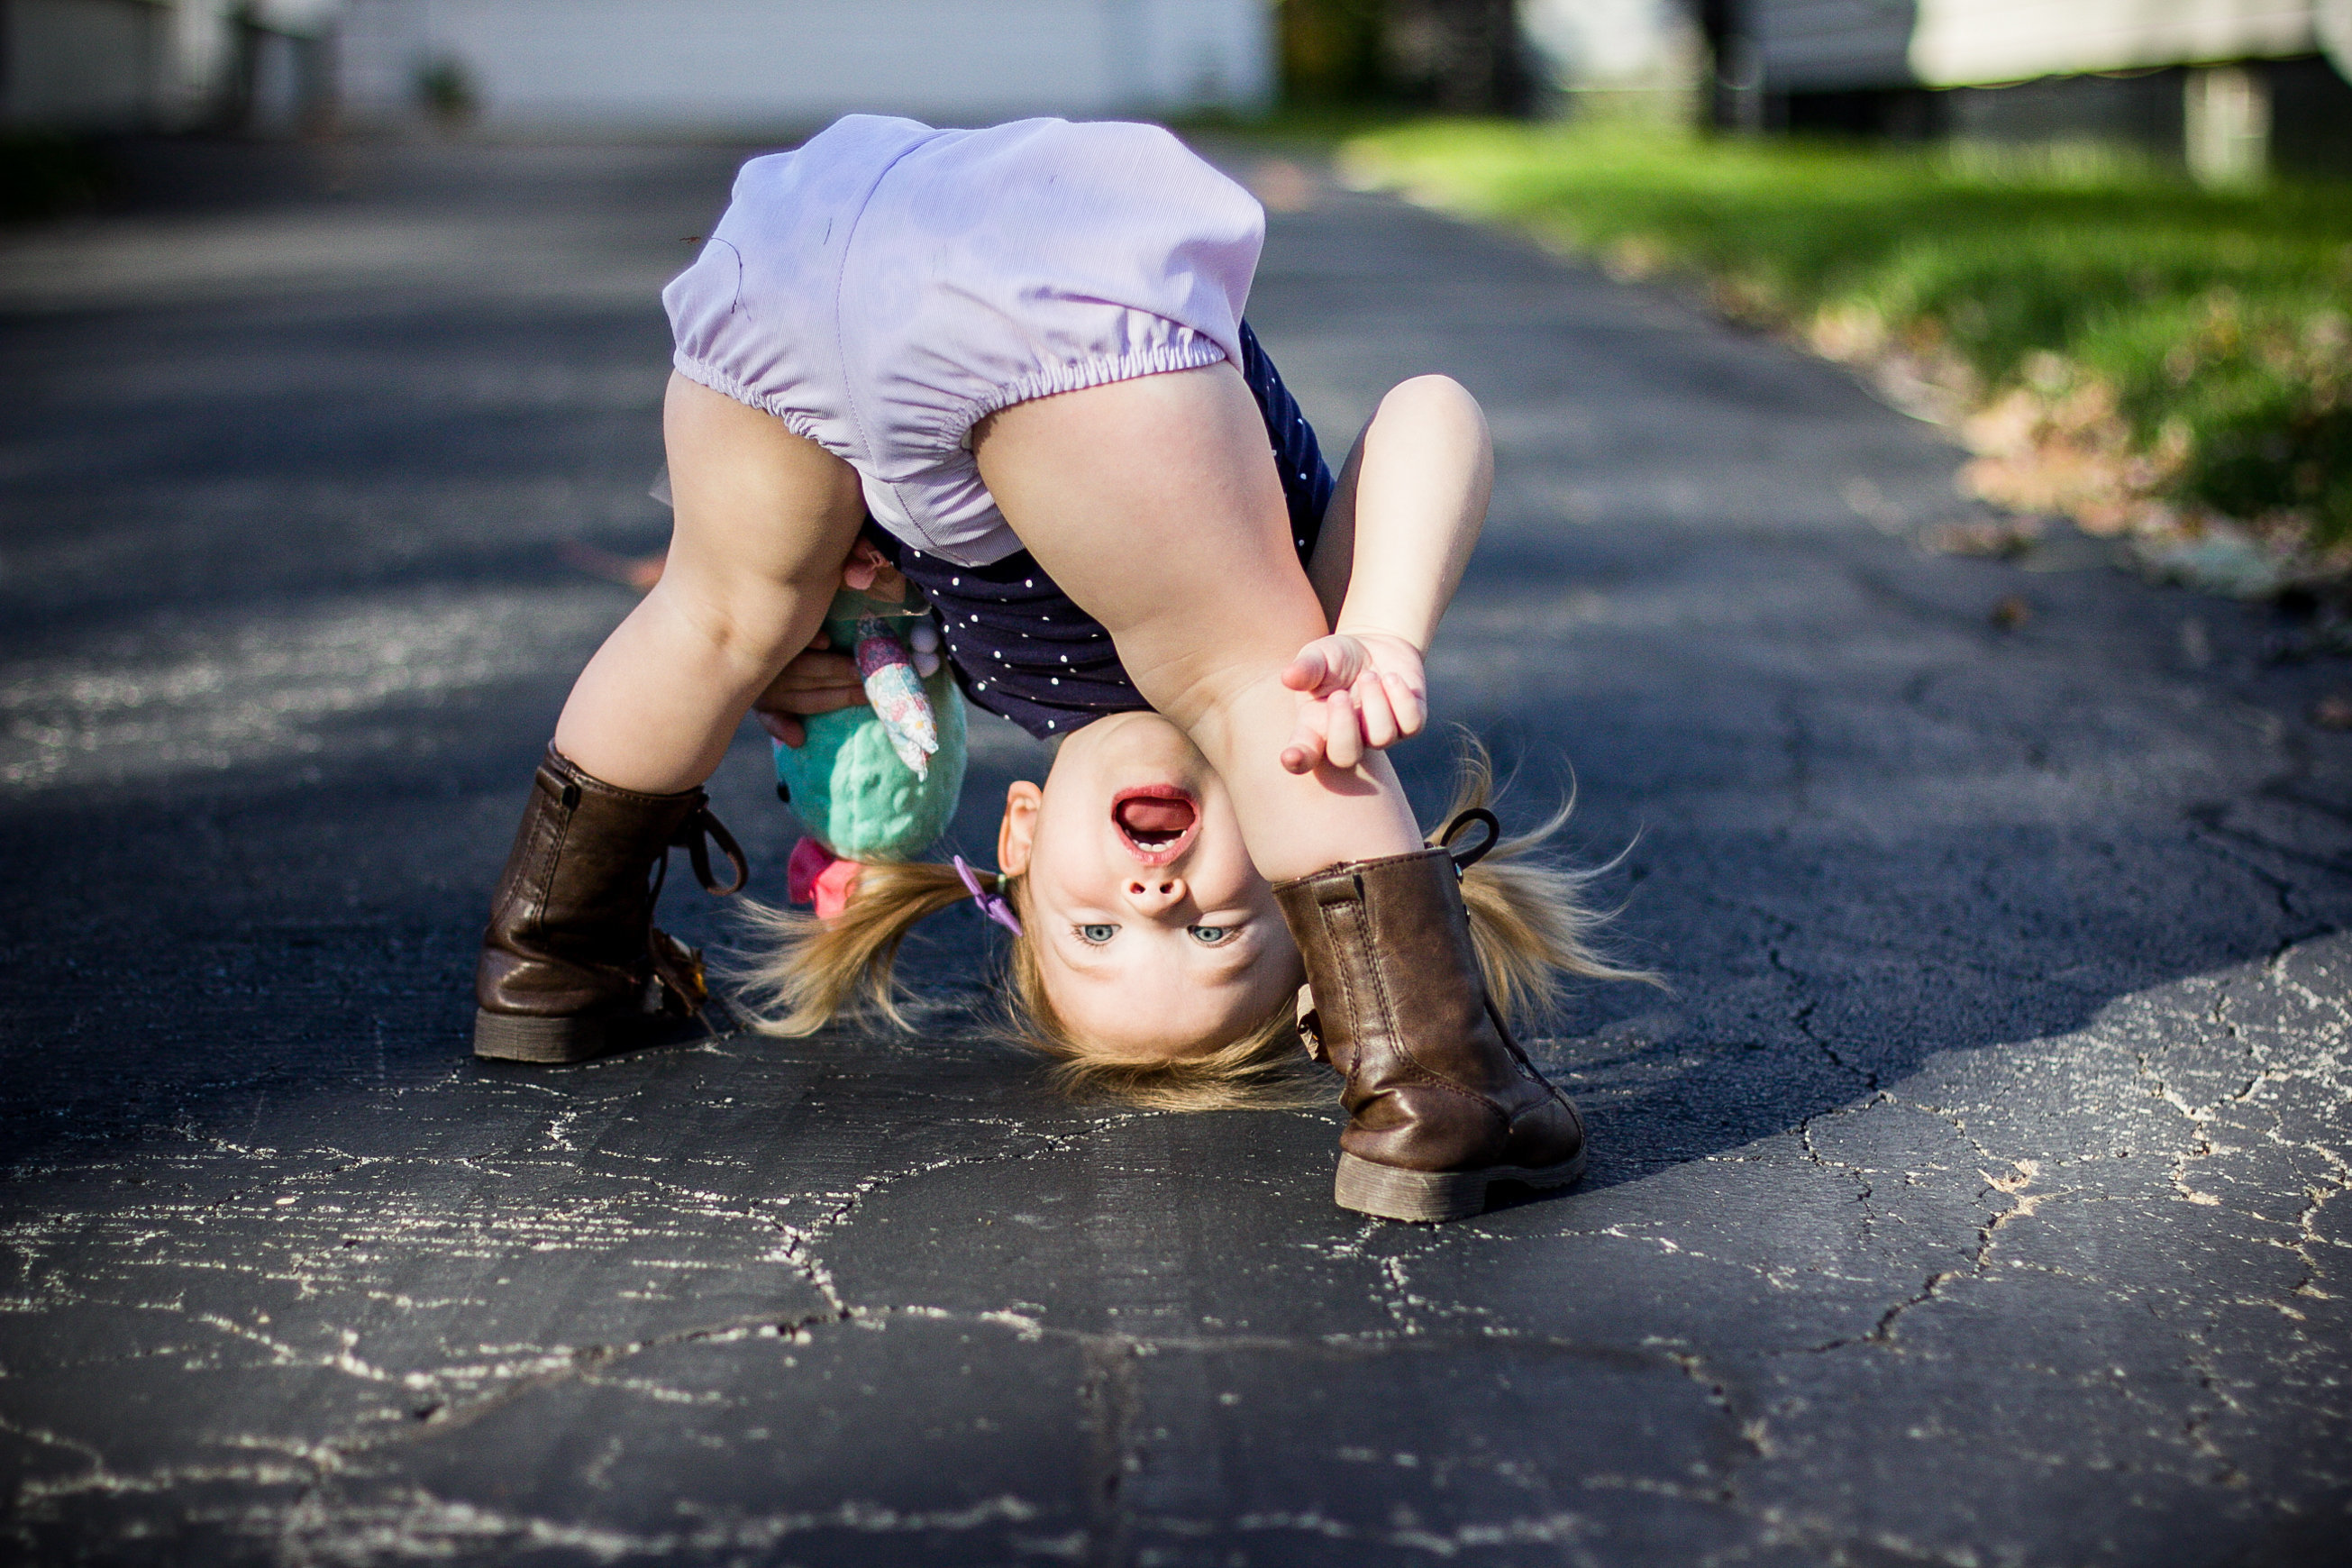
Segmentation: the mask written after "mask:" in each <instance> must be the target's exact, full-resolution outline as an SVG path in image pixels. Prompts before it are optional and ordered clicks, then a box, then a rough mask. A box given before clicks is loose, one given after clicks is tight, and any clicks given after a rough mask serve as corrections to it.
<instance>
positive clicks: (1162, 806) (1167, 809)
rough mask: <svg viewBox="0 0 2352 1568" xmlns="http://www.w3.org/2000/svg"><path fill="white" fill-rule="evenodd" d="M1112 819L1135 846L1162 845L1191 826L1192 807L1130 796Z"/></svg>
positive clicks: (1172, 801)
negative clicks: (1115, 820)
mask: <svg viewBox="0 0 2352 1568" xmlns="http://www.w3.org/2000/svg"><path fill="white" fill-rule="evenodd" d="M1112 816H1114V817H1115V818H1116V819H1117V821H1118V825H1119V826H1121V827H1123V828H1125V829H1126V830H1127V833H1128V836H1129V837H1131V838H1134V839H1136V840H1138V841H1139V842H1150V841H1151V840H1155V839H1156V840H1159V841H1160V842H1163V843H1164V842H1166V841H1167V840H1168V839H1171V838H1173V837H1176V836H1177V835H1178V834H1180V833H1181V832H1183V831H1184V830H1185V829H1186V828H1188V827H1190V826H1192V802H1191V801H1189V800H1161V799H1158V798H1155V797H1153V796H1151V795H1132V796H1129V798H1128V799H1126V800H1123V801H1120V802H1119V803H1118V806H1117V807H1116V808H1115V809H1114V810H1113V812H1112Z"/></svg>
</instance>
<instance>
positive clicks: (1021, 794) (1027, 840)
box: [996, 779, 1045, 877]
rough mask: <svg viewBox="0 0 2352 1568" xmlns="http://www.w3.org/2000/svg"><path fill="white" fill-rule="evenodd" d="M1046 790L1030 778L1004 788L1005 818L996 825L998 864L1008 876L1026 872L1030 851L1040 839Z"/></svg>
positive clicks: (1017, 780) (1017, 875)
mask: <svg viewBox="0 0 2352 1568" xmlns="http://www.w3.org/2000/svg"><path fill="white" fill-rule="evenodd" d="M1042 805H1045V791H1044V790H1041V789H1039V788H1038V787H1037V786H1036V785H1035V784H1031V783H1030V782H1029V781H1028V780H1027V779H1016V780H1014V781H1013V785H1012V787H1011V788H1009V789H1007V790H1006V791H1005V792H1004V821H1003V823H1002V824H1001V825H1000V826H998V827H997V829H996V868H997V869H998V870H1000V871H1002V872H1003V873H1004V874H1005V875H1006V876H1008V877H1020V876H1024V875H1026V874H1027V873H1028V870H1029V855H1030V852H1031V850H1033V849H1034V848H1035V847H1036V842H1037V808H1038V807H1039V806H1042Z"/></svg>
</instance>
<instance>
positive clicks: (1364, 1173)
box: [1331, 1149, 1584, 1225]
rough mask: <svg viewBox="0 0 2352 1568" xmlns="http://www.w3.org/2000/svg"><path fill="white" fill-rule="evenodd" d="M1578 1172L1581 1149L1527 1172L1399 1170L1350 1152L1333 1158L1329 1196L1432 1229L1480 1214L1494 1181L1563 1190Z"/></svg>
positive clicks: (1504, 1168) (1509, 1168)
mask: <svg viewBox="0 0 2352 1568" xmlns="http://www.w3.org/2000/svg"><path fill="white" fill-rule="evenodd" d="M1583 1174H1584V1151H1582V1150H1581V1149H1580V1150H1578V1151H1577V1152H1576V1158H1574V1159H1573V1160H1563V1161H1562V1162H1560V1163H1559V1164H1557V1165H1547V1166H1544V1167H1542V1168H1540V1169H1534V1170H1530V1169H1528V1168H1527V1167H1525V1166H1521V1165H1497V1166H1495V1167H1492V1168H1491V1169H1488V1170H1484V1171H1400V1170H1398V1169H1397V1168H1396V1167H1394V1166H1392V1165H1378V1164H1374V1163H1372V1162H1371V1161H1370V1160H1360V1159H1358V1158H1357V1157H1356V1156H1355V1155H1353V1154H1349V1153H1342V1154H1341V1155H1340V1156H1339V1176H1338V1177H1337V1179H1336V1180H1334V1181H1333V1182H1332V1184H1331V1198H1332V1201H1333V1202H1335V1203H1337V1204H1338V1205H1339V1206H1340V1207H1341V1208H1343V1209H1353V1210H1355V1211H1356V1212H1357V1213H1358V1214H1368V1215H1374V1216H1375V1217H1377V1218H1380V1219H1401V1220H1404V1221H1406V1222H1408V1223H1411V1224H1419V1225H1437V1224H1440V1223H1443V1222H1444V1221H1445V1220H1449V1219H1466V1218H1468V1217H1469V1216H1470V1215H1474V1214H1480V1213H1483V1212H1485V1210H1486V1189H1487V1187H1488V1186H1490V1185H1492V1184H1494V1183H1496V1182H1516V1183H1517V1184H1519V1185H1521V1186H1527V1187H1564V1186H1567V1185H1568V1184H1570V1183H1571V1182H1573V1181H1575V1180H1576V1179H1577V1178H1578V1177H1580V1176H1581V1175H1583Z"/></svg>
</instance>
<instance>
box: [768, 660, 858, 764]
mask: <svg viewBox="0 0 2352 1568" xmlns="http://www.w3.org/2000/svg"><path fill="white" fill-rule="evenodd" d="M832 646H833V644H832V642H831V640H830V639H828V638H827V637H825V635H824V633H823V632H819V633H817V634H816V640H815V641H814V642H812V643H810V644H809V645H808V647H806V648H805V649H804V650H803V651H802V652H800V653H798V654H795V655H794V656H793V661H792V662H791V663H790V664H788V665H786V666H784V668H783V671H782V674H780V675H778V676H777V677H776V679H774V680H772V681H771V682H770V683H769V685H768V689H767V690H765V691H762V692H761V693H760V700H758V701H756V702H754V703H752V704H751V716H752V717H753V718H755V719H757V720H759V721H760V728H761V729H762V730H765V731H767V732H768V733H769V734H771V735H772V736H774V737H775V738H776V739H777V740H779V741H782V742H783V743H784V744H785V745H787V746H804V745H806V744H807V743H808V726H807V725H805V724H803V723H802V722H801V718H802V716H803V715H805V714H810V713H831V712H833V711H834V710H836V709H841V708H855V707H856V706H857V705H858V704H860V703H862V702H864V701H865V700H866V686H865V683H864V682H862V681H861V680H859V679H858V678H857V661H856V659H854V658H850V657H849V656H848V655H847V654H845V653H826V652H824V649H826V648H829V647H832Z"/></svg>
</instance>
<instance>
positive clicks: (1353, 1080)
mask: <svg viewBox="0 0 2352 1568" xmlns="http://www.w3.org/2000/svg"><path fill="white" fill-rule="evenodd" d="M1477 816H1480V817H1484V818H1485V819H1486V826H1488V828H1489V836H1488V837H1487V839H1486V842H1485V843H1482V844H1480V845H1479V846H1477V847H1476V848H1475V849H1473V850H1471V851H1469V852H1468V853H1466V854H1465V855H1464V856H1463V858H1461V860H1460V862H1459V864H1458V865H1457V862H1456V860H1455V858H1454V854H1453V852H1452V851H1450V850H1447V849H1444V848H1434V849H1423V850H1421V851H1419V852H1417V853H1415V854H1411V855H1392V856H1389V857H1387V858H1383V859H1379V860H1351V861H1349V862H1346V863H1345V864H1342V865H1339V866H1334V867H1332V868H1330V869H1329V870H1328V871H1318V872H1317V873H1316V874H1315V875H1313V876H1311V877H1301V878H1299V879H1297V880H1296V881H1291V882H1281V883H1277V884H1276V886H1275V889H1274V896H1275V899H1276V902H1277V903H1279V904H1280V905H1281V908H1282V915H1283V919H1284V921H1286V922H1287V923H1288V925H1289V927H1290V934H1291V936H1292V937H1293V938H1295V939H1296V940H1297V943H1298V951H1299V952H1300V954H1301V955H1303V956H1304V957H1305V959H1306V961H1307V988H1308V990H1309V992H1310V993H1311V994H1312V997H1313V1001H1314V1011H1313V1012H1312V1013H1310V1014H1309V1015H1307V1016H1306V1017H1305V1018H1303V1019H1302V1020H1301V1028H1302V1030H1303V1032H1305V1034H1306V1035H1307V1049H1308V1051H1309V1052H1310V1053H1311V1054H1312V1055H1313V1056H1314V1057H1315V1058H1317V1059H1318V1060H1319V1061H1327V1062H1328V1063H1330V1064H1331V1065H1332V1066H1333V1067H1335V1068H1338V1069H1339V1071H1340V1072H1341V1073H1343V1074H1345V1075H1346V1077H1347V1083H1346V1087H1345V1088H1344V1089H1342V1090H1341V1091H1340V1097H1339V1102H1340V1103H1341V1104H1342V1105H1344V1106H1345V1107H1346V1108H1347V1110H1348V1126H1347V1130H1346V1131H1343V1132H1341V1133H1340V1134H1339V1179H1338V1181H1337V1183H1336V1184H1335V1186H1334V1190H1333V1194H1332V1195H1333V1197H1334V1198H1336V1199H1337V1201H1338V1202H1339V1206H1340V1207H1341V1208H1348V1209H1354V1210H1355V1211H1356V1212H1358V1213H1359V1214H1369V1215H1380V1216H1381V1217H1382V1218H1384V1219H1401V1220H1422V1221H1433V1220H1447V1219H1459V1218H1461V1217H1462V1216H1464V1215H1474V1214H1476V1213H1478V1212H1479V1211H1480V1210H1481V1209H1483V1208H1485V1207H1486V1188H1487V1186H1488V1184H1491V1183H1495V1182H1519V1183H1524V1184H1527V1185H1528V1186H1536V1187H1555V1186H1563V1185H1565V1184H1568V1183H1570V1182H1572V1181H1574V1180H1576V1179H1577V1178H1578V1177H1579V1176H1580V1175H1582V1174H1583V1173H1584V1122H1583V1119H1582V1118H1580V1117H1579V1116H1578V1115H1577V1113H1576V1107H1575V1105H1574V1104H1573V1103H1572V1102H1571V1101H1570V1100H1569V1098H1568V1096H1566V1095H1564V1094H1562V1093H1560V1091H1559V1089H1554V1088H1553V1087H1552V1086H1551V1085H1550V1084H1549V1083H1547V1082H1545V1081H1544V1079H1543V1076H1542V1075H1541V1074H1540V1073H1538V1072H1537V1071H1536V1069H1535V1068H1534V1066H1533V1064H1531V1063H1530V1062H1529V1061H1528V1058H1527V1055H1526V1053H1525V1052H1523V1051H1521V1050H1520V1049H1519V1047H1518V1043H1517V1041H1516V1040H1514V1039H1512V1038H1511V1034H1510V1030H1509V1029H1508V1028H1507V1027H1506V1026H1505V1025H1504V1023H1503V1020H1502V1018H1501V1016H1499V1015H1498V1014H1497V1013H1496V1010H1495V1006H1494V1004H1493V1003H1492V1002H1491V1001H1490V1000H1489V999H1488V997H1487V994H1486V983H1485V981H1484V980H1482V979H1481V978H1480V976H1479V973H1478V962H1477V958H1476V955H1475V952H1473V951H1472V948H1471V945H1470V921H1469V916H1468V914H1467V912H1466V911H1465V910H1464V909H1463V907H1462V889H1461V886H1460V882H1461V871H1462V869H1463V868H1466V867H1467V866H1469V865H1471V864H1473V863H1475V861H1476V860H1477V858H1478V857H1479V856H1481V855H1483V854H1485V853H1486V849H1487V848H1488V847H1491V846H1492V845H1493V843H1494V841H1495V837H1496V832H1497V831H1498V830H1496V828H1495V826H1494V818H1493V817H1492V816H1489V815H1488V814H1487V813H1486V812H1483V811H1482V812H1479V813H1478V814H1477ZM1460 825H1461V824H1460V819H1456V822H1455V824H1454V826H1455V827H1458V826H1460ZM1453 832H1454V828H1453V827H1449V828H1448V829H1447V834H1446V836H1447V837H1449V838H1450V837H1452V835H1453Z"/></svg>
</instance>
